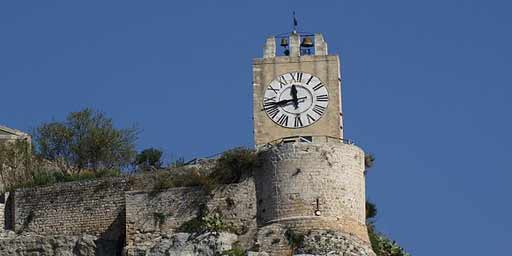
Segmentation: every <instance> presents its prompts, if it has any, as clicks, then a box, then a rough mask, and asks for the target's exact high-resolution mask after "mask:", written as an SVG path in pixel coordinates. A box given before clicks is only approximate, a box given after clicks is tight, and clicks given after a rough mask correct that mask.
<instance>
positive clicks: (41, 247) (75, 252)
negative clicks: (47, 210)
mask: <svg viewBox="0 0 512 256" xmlns="http://www.w3.org/2000/svg"><path fill="white" fill-rule="evenodd" d="M116 254H118V252H117V249H116V245H115V244H112V243H108V242H104V241H101V240H98V238H97V237H95V236H91V235H82V236H41V235H34V234H23V235H16V234H14V233H13V232H9V233H4V234H2V235H1V236H0V255H10V256H27V255H34V256H35V255H38V256H46V255H47V256H53V255H56V256H97V255H105V256H106V255H116Z"/></svg>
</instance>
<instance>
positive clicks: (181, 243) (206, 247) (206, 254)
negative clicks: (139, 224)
mask: <svg viewBox="0 0 512 256" xmlns="http://www.w3.org/2000/svg"><path fill="white" fill-rule="evenodd" d="M237 238H238V237H237V235H235V234H231V233H225V232H222V233H205V234H201V235H198V236H194V235H192V234H189V233H175V234H168V235H167V234H164V235H162V236H160V237H157V238H155V239H154V240H152V241H147V242H146V243H145V244H144V245H138V246H132V247H125V250H124V254H125V255H126V256H146V255H148V256H149V255H151V256H167V255H172V256H199V255H203V256H216V255H221V254H222V253H223V252H225V251H227V250H230V249H232V245H233V244H234V243H235V242H236V241H237Z"/></svg>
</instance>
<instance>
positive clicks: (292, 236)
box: [284, 229, 304, 250]
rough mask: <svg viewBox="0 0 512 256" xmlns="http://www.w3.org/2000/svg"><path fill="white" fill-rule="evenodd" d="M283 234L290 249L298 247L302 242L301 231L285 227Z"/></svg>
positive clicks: (302, 235)
mask: <svg viewBox="0 0 512 256" xmlns="http://www.w3.org/2000/svg"><path fill="white" fill-rule="evenodd" d="M284 235H285V236H286V239H287V240H288V244H289V245H290V246H291V247H292V250H293V249H294V248H297V247H300V246H301V245H302V244H303V243H304V234H302V233H297V232H295V231H293V230H291V229H287V230H286V232H285V233H284Z"/></svg>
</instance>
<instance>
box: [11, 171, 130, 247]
mask: <svg viewBox="0 0 512 256" xmlns="http://www.w3.org/2000/svg"><path fill="white" fill-rule="evenodd" d="M127 187H128V179H127V178H121V177H120V178H107V179H101V180H94V181H77V182H67V183H61V184H56V185H52V186H47V187H38V188H27V189H20V190H17V191H16V192H15V199H14V204H15V231H16V232H17V233H26V232H33V233H37V234H39V235H80V234H91V235H95V236H98V237H100V238H101V239H105V240H119V239H120V238H121V237H122V234H123V233H124V225H123V224H124V220H125V201H124V200H125V196H124V194H125V190H126V189H127Z"/></svg>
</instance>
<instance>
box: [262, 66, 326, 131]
mask: <svg viewBox="0 0 512 256" xmlns="http://www.w3.org/2000/svg"><path fill="white" fill-rule="evenodd" d="M328 104H329V94H328V93H327V88H326V87H325V84H324V83H323V82H322V81H321V80H320V79H319V78H318V77H316V76H313V75H311V74H308V73H302V72H292V73H286V74H284V75H281V76H278V77H277V78H276V79H274V80H272V82H270V84H269V85H268V87H267V89H266V90H265V94H264V97H263V109H264V110H265V112H266V113H267V115H268V117H269V118H270V119H272V121H274V122H275V123H276V124H278V125H280V126H282V127H287V128H302V127H306V126H308V125H312V124H314V123H315V122H317V121H318V120H320V118H322V116H323V115H324V114H325V112H326V111H327V105H328Z"/></svg>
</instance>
